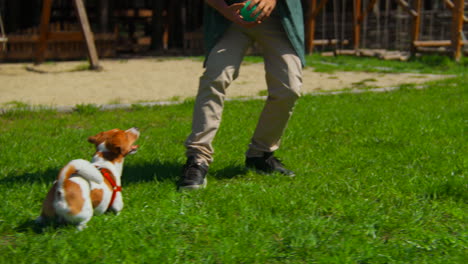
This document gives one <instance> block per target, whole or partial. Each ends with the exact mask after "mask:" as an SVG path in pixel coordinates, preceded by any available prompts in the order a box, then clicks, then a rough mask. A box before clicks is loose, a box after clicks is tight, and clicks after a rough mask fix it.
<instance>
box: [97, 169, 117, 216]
mask: <svg viewBox="0 0 468 264" xmlns="http://www.w3.org/2000/svg"><path fill="white" fill-rule="evenodd" d="M99 171H101V174H102V176H104V178H106V179H107V180H108V181H109V183H110V185H111V186H112V197H111V200H110V203H109V206H108V207H107V210H109V208H111V206H112V204H113V203H114V200H115V197H116V196H117V193H118V192H121V191H122V187H121V186H118V185H117V183H116V182H115V180H114V177H112V176H113V174H112V172H111V171H110V170H108V169H106V168H99Z"/></svg>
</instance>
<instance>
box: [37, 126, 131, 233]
mask: <svg viewBox="0 0 468 264" xmlns="http://www.w3.org/2000/svg"><path fill="white" fill-rule="evenodd" d="M139 136H140V132H139V130H138V128H130V129H128V130H125V131H124V130H120V129H112V130H109V131H106V132H101V133H99V134H97V135H95V136H91V137H89V138H88V141H89V142H90V143H93V144H94V145H96V153H95V154H94V156H93V158H92V160H91V162H89V161H87V160H83V159H76V160H72V161H70V162H69V163H68V164H67V165H66V166H65V167H63V168H62V170H61V171H60V173H59V175H58V178H57V180H56V181H55V182H54V185H53V186H52V188H51V189H50V191H49V193H48V194H47V196H46V199H45V201H44V203H43V206H42V213H41V216H39V217H38V218H37V220H36V221H37V222H38V223H45V222H46V221H57V222H59V223H71V224H75V225H77V228H78V230H82V229H83V228H85V227H86V223H87V222H88V221H89V220H90V219H91V218H92V216H93V215H100V214H103V213H105V212H107V211H114V212H115V213H117V214H119V212H120V211H121V210H122V208H123V200H122V193H121V180H120V177H121V176H122V170H123V163H124V158H125V156H127V155H128V154H133V153H135V152H136V151H137V148H138V146H136V145H133V144H134V143H135V141H136V140H137V139H138V137H139Z"/></svg>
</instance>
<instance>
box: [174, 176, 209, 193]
mask: <svg viewBox="0 0 468 264" xmlns="http://www.w3.org/2000/svg"><path fill="white" fill-rule="evenodd" d="M207 184H208V180H207V179H206V178H205V179H203V183H202V184H195V185H186V186H179V190H181V191H183V190H187V191H191V190H199V189H205V188H206V185H207Z"/></svg>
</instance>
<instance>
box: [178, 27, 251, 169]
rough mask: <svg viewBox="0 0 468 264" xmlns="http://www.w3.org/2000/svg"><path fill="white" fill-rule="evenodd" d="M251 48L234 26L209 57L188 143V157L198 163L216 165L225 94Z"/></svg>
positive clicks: (249, 41) (245, 38)
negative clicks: (216, 142)
mask: <svg viewBox="0 0 468 264" xmlns="http://www.w3.org/2000/svg"><path fill="white" fill-rule="evenodd" d="M250 44H251V40H250V38H248V37H247V36H246V35H245V34H244V33H242V31H241V30H240V29H239V28H238V27H237V26H235V25H233V26H231V27H230V28H229V29H228V31H227V32H226V33H225V35H224V36H223V37H222V38H221V39H220V41H219V42H218V43H217V45H216V46H215V47H214V48H213V50H212V51H211V52H210V54H209V56H208V57H207V60H206V64H205V66H206V70H205V72H204V73H203V75H202V76H201V77H200V83H199V88H198V94H197V97H196V101H195V106H194V111H193V120H192V132H191V134H190V135H189V136H188V138H187V140H186V142H185V146H186V148H187V152H186V155H187V157H194V159H195V161H196V162H198V163H205V164H207V165H209V164H210V163H211V162H212V161H213V158H212V155H213V147H212V141H213V139H214V137H215V135H216V132H217V131H218V128H219V124H220V122H221V116H222V112H223V106H224V98H225V90H226V88H227V87H228V86H229V85H230V84H231V82H232V81H233V80H234V79H236V78H237V76H238V73H239V68H240V64H241V62H242V59H243V57H244V54H245V52H246V50H247V48H248V46H249V45H250Z"/></svg>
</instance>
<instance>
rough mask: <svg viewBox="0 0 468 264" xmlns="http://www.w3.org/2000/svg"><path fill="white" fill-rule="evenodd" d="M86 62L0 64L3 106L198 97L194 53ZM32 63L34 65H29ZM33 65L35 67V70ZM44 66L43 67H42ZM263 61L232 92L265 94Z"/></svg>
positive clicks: (345, 76)
mask: <svg viewBox="0 0 468 264" xmlns="http://www.w3.org/2000/svg"><path fill="white" fill-rule="evenodd" d="M84 65H86V62H58V63H54V64H50V63H49V64H43V65H41V66H38V67H33V66H32V65H31V64H25V63H14V64H0V108H4V107H5V106H6V105H8V103H11V102H23V103H26V104H29V105H45V106H74V105H77V104H98V105H102V104H124V103H138V102H154V101H169V100H183V99H184V98H187V97H194V96H195V95H196V92H197V86H198V78H199V77H200V75H201V74H202V73H203V67H202V62H201V61H193V60H191V59H180V60H177V59H173V60H158V59H131V60H103V61H101V65H102V66H103V67H104V70H103V71H101V72H93V71H73V70H76V69H79V68H80V67H83V66H84ZM27 68H29V69H30V70H28V69H27ZM31 68H32V69H33V71H31ZM40 72H42V73H40ZM443 77H444V76H440V75H423V74H381V73H363V72H359V73H356V72H339V73H333V74H327V73H317V72H313V69H311V68H307V69H305V71H304V86H303V92H304V93H312V92H317V91H330V90H340V89H344V88H353V87H356V86H359V85H368V86H373V87H392V86H397V85H400V84H404V83H416V84H419V83H423V82H426V81H429V80H434V79H440V78H443ZM265 90H266V85H265V80H264V71H263V64H246V65H243V66H242V67H241V71H240V76H239V78H238V79H237V80H236V81H235V82H234V83H233V84H232V85H231V86H230V87H229V89H228V91H227V95H228V97H230V98H233V97H240V96H243V97H244V96H258V95H260V94H263V95H264V94H265V92H262V91H265Z"/></svg>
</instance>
